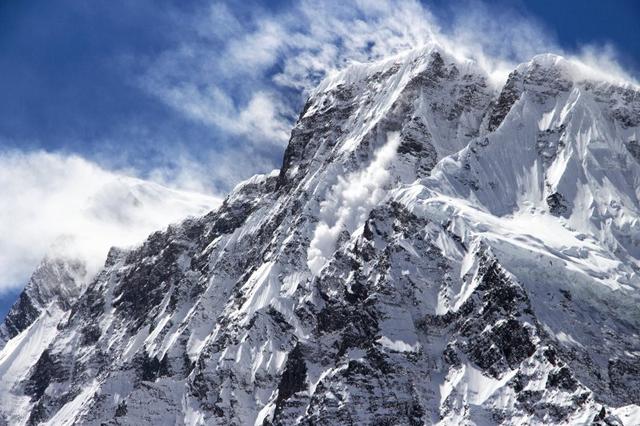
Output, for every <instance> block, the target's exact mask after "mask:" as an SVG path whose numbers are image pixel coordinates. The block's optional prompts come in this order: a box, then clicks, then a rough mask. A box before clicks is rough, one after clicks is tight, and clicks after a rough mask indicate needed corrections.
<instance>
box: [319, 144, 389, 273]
mask: <svg viewBox="0 0 640 426" xmlns="http://www.w3.org/2000/svg"><path fill="white" fill-rule="evenodd" d="M399 144H400V135H399V133H397V132H390V133H388V134H387V143H386V144H385V145H383V146H382V147H381V148H380V149H379V150H378V151H376V153H375V156H374V159H373V161H372V162H371V164H369V166H367V168H366V169H364V170H362V171H359V172H356V173H354V174H351V175H349V176H347V177H346V178H342V177H340V176H338V183H336V184H335V185H334V186H333V187H332V188H331V190H330V191H329V195H328V197H327V199H326V200H325V201H323V202H322V203H321V204H320V222H319V223H318V225H317V226H316V229H315V232H314V234H313V239H312V240H311V244H310V246H309V251H308V253H307V264H308V265H309V269H310V270H311V272H313V274H315V275H317V274H318V273H319V272H320V270H321V269H322V268H323V267H324V266H325V265H326V263H327V262H328V260H329V259H330V258H331V256H332V254H333V252H334V251H335V246H336V241H337V240H338V237H339V235H340V233H341V232H344V231H346V232H348V233H349V234H351V233H352V232H353V231H355V230H356V229H358V228H359V227H361V226H362V225H363V224H364V222H365V220H366V219H367V216H368V215H369V212H370V211H371V209H372V208H373V207H375V206H376V205H377V204H378V203H379V202H380V201H382V200H383V199H384V197H385V196H386V193H387V191H386V188H385V186H386V184H387V182H388V181H389V178H390V173H389V171H388V170H387V168H388V166H389V163H390V162H391V161H392V160H393V158H394V157H395V155H396V151H397V149H398V145H399Z"/></svg>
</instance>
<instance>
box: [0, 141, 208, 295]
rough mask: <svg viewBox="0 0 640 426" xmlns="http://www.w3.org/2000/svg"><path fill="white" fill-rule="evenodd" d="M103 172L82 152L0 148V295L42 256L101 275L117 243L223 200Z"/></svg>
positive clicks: (24, 276)
mask: <svg viewBox="0 0 640 426" xmlns="http://www.w3.org/2000/svg"><path fill="white" fill-rule="evenodd" d="M218 202H219V201H218V199H217V198H215V197H210V196H205V195H200V194H196V193H191V192H186V191H178V190H173V189H169V188H166V187H164V186H161V185H158V184H156V183H152V182H149V181H144V180H140V179H136V178H133V177H128V176H125V175H123V174H119V173H114V172H110V171H107V170H104V169H102V168H100V167H99V166H97V165H96V164H94V163H91V162H89V161H87V160H84V159H82V158H80V157H77V156H63V155H58V154H50V153H45V152H34V153H27V154H25V153H18V152H4V153H0V235H2V237H1V238H0V293H3V292H5V291H8V290H12V289H16V288H20V287H21V286H23V285H24V284H25V282H26V280H27V279H28V277H29V275H30V274H31V272H32V271H33V270H34V269H35V267H36V266H37V264H38V263H39V262H40V261H41V259H42V258H43V256H44V255H45V254H47V253H48V252H50V251H53V252H54V254H55V255H56V256H70V257H72V258H77V259H80V260H83V261H84V262H86V263H87V266H88V269H89V271H90V272H95V271H96V270H97V269H98V268H99V267H100V266H101V265H102V264H103V262H104V260H105V257H106V254H107V251H108V250H109V248H110V247H111V246H125V245H131V244H135V243H139V242H141V241H142V240H144V238H145V237H146V236H147V235H149V234H150V233H151V232H153V231H155V230H158V229H162V228H164V227H166V226H167V225H168V224H170V223H172V222H175V221H179V220H181V219H183V218H184V217H186V216H189V215H200V214H204V213H206V212H207V211H209V210H211V209H212V208H213V207H215V206H216V205H217V204H218Z"/></svg>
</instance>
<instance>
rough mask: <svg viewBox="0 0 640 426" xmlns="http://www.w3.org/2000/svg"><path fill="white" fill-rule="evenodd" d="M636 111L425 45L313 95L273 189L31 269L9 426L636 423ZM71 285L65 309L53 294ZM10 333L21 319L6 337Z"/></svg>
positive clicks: (612, 97)
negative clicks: (127, 241)
mask: <svg viewBox="0 0 640 426" xmlns="http://www.w3.org/2000/svg"><path fill="white" fill-rule="evenodd" d="M639 136H640V91H638V89H637V88H636V87H634V86H632V85H630V84H617V83H610V82H605V81H602V80H600V79H597V78H595V77H594V75H593V73H590V72H589V70H588V69H585V68H584V67H583V66H581V65H579V64H576V63H573V62H571V61H567V60H565V59H563V58H560V57H557V56H553V55H543V56H538V57H535V58H533V59H532V60H531V61H530V62H528V63H525V64H522V65H520V66H518V67H517V68H516V69H515V70H514V71H513V72H512V73H511V75H510V76H509V78H508V81H507V82H506V84H505V85H504V87H502V88H494V87H493V86H492V85H491V84H490V82H489V78H488V76H487V74H486V73H485V72H484V71H483V70H482V69H481V68H480V67H479V66H477V65H476V64H475V63H474V62H472V61H468V60H461V59H457V58H455V57H454V56H452V55H450V54H448V53H447V52H446V51H444V50H443V49H442V48H440V47H438V46H435V45H430V46H426V47H423V48H420V49H416V50H414V51H410V52H407V53H405V54H403V55H400V56H397V57H393V58H390V59H388V60H386V61H383V62H379V63H375V64H367V65H355V66H352V67H350V68H348V69H346V70H345V71H343V72H341V73H338V74H336V75H334V76H331V77H329V78H327V79H326V80H325V81H324V82H323V83H322V84H321V85H320V86H319V87H318V88H317V89H316V90H315V91H314V93H313V94H312V95H311V97H310V98H309V100H308V102H307V104H306V105H305V107H304V110H303V111H302V113H301V115H300V118H299V120H298V122H297V124H296V125H295V127H294V128H293V130H292V133H291V139H290V142H289V145H288V147H287V149H286V151H285V155H284V160H283V165H282V168H281V170H279V171H275V172H273V173H271V174H268V175H261V176H255V177H253V178H252V179H250V180H248V181H246V182H244V183H242V184H240V185H238V186H237V187H236V188H235V189H234V190H233V191H232V192H231V194H230V195H229V196H228V197H227V198H226V199H225V201H224V202H223V204H222V205H221V206H220V207H219V208H218V209H216V210H214V211H212V212H211V213H209V214H207V215H206V216H204V217H201V218H199V219H188V220H186V221H184V222H182V223H181V224H179V225H173V226H170V227H169V228H168V229H167V230H166V231H165V232H156V233H154V234H153V235H151V236H150V237H149V238H148V239H147V241H146V242H144V244H142V245H141V246H139V247H137V248H134V249H131V250H121V249H113V250H112V251H111V252H110V253H109V256H108V259H107V261H106V264H105V266H104V268H103V269H102V270H101V271H100V272H99V273H98V275H97V276H96V277H95V279H93V280H91V281H90V282H89V283H88V284H87V285H85V286H80V287H77V286H75V285H74V284H73V283H74V282H75V279H76V278H75V277H76V276H77V275H78V274H79V273H81V272H82V270H81V268H78V267H76V265H74V264H73V263H65V262H62V263H56V262H53V263H45V264H44V265H43V266H42V267H41V268H40V269H39V270H38V271H36V273H35V274H34V278H33V280H32V282H44V281H48V280H50V281H51V282H54V281H55V280H58V281H59V282H60V283H61V284H60V285H54V286H50V285H47V286H45V288H52V287H53V288H59V289H60V290H58V291H52V292H44V293H42V294H40V296H39V297H40V298H41V299H44V300H47V301H50V300H54V299H55V300H56V301H57V302H56V303H57V306H59V307H60V308H58V309H56V310H55V315H54V316H52V315H49V314H46V313H41V312H40V311H37V312H36V311H33V312H32V310H31V309H30V307H29V305H28V304H26V303H23V299H25V298H27V299H29V298H31V297H32V296H31V293H29V291H30V290H29V288H27V290H26V291H25V294H23V295H22V296H21V297H20V299H19V301H18V302H17V304H16V306H15V308H14V315H9V317H8V318H7V320H6V321H5V324H4V326H3V327H4V330H15V331H14V332H13V333H12V334H13V335H11V336H10V339H9V340H8V342H7V343H6V344H5V346H4V349H2V351H1V352H0V377H1V382H0V383H1V385H0V412H1V413H2V416H3V418H4V421H5V422H6V423H7V424H12V425H13V424H38V423H47V424H53V425H64V424H91V425H93V424H96V425H97V424H153V425H159V424H167V425H174V424H189V425H197V424H220V425H223V424H224V425H228V424H238V425H245V424H256V425H268V424H274V425H275V424H297V423H301V424H443V425H457V424H478V425H491V424H625V425H637V424H640V335H639V333H640V303H639V302H640V292H639V290H640V277H639V275H638V273H639V267H640V223H639V222H638V217H639V216H638V214H639V212H640V200H639V197H640V144H639ZM62 289H64V290H62ZM21 314H22V316H20V315H21Z"/></svg>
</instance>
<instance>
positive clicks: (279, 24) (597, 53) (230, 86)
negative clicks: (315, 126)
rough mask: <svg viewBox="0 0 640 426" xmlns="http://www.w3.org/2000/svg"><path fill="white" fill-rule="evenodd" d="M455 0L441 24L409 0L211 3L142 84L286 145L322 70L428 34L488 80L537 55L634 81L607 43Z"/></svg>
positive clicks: (191, 113)
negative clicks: (574, 47)
mask: <svg viewBox="0 0 640 426" xmlns="http://www.w3.org/2000/svg"><path fill="white" fill-rule="evenodd" d="M460 3H461V4H459V5H458V7H455V8H452V16H451V18H450V19H448V21H450V22H446V25H442V23H441V22H439V21H438V19H437V18H435V17H434V15H433V13H432V12H431V11H430V10H429V9H428V7H427V6H425V5H423V4H422V3H420V2H418V1H415V0H398V1H391V0H380V1H369V0H347V1H343V0H328V1H325V2H321V3H318V2H316V1H310V0H303V1H300V2H296V3H293V4H292V5H291V6H289V7H283V8H280V9H279V10H278V11H275V12H272V11H266V10H264V9H261V8H252V9H251V10H249V11H247V10H237V9H238V8H235V7H234V6H232V5H230V4H225V3H220V2H216V3H214V4H213V5H212V6H210V9H209V11H208V13H202V11H199V12H198V14H197V15H196V16H194V17H192V21H193V22H192V23H191V25H190V28H194V29H195V30H192V31H191V32H189V34H190V35H189V36H185V38H184V39H183V40H182V41H181V43H180V45H179V47H177V48H175V49H174V50H169V51H166V52H164V53H163V54H162V55H160V56H159V57H158V58H156V60H155V61H151V64H150V66H149V67H148V69H147V72H146V73H144V74H143V77H142V79H141V80H140V84H141V85H142V86H143V87H145V88H146V89H147V90H148V91H149V92H150V93H152V94H154V95H156V96H158V97H159V98H160V99H161V100H163V101H164V102H166V103H167V104H168V105H170V106H171V107H173V108H175V109H176V110H177V111H180V112H182V113H184V114H185V115H186V116H188V117H190V118H192V119H194V120H198V121H201V122H203V123H206V124H209V125H213V126H215V127H218V128H219V129H222V130H223V131H224V132H227V133H229V134H231V135H236V136H241V137H244V138H245V139H246V144H247V145H254V146H255V145H266V146H284V145H285V144H286V141H287V138H288V129H290V128H291V125H292V123H293V121H294V120H295V117H296V116H297V113H298V111H299V109H300V107H301V105H302V103H303V101H304V97H305V96H306V95H307V94H308V93H309V92H310V91H311V90H312V89H313V88H314V87H315V86H316V85H317V84H318V83H319V82H320V80H322V79H323V78H324V77H325V76H327V75H329V74H331V73H333V72H335V71H339V70H341V69H343V68H345V67H346V66H348V65H349V64H351V63H353V62H370V61H374V60H377V59H380V58H385V57H389V56H392V55H394V54H397V53H400V52H402V51H406V50H408V49H413V48H417V47H421V46H423V45H425V44H427V43H431V42H435V43H437V44H439V45H441V46H442V47H444V48H445V49H447V50H448V51H450V52H451V53H452V54H453V55H455V56H456V57H458V59H466V58H469V59H473V60H475V61H476V62H478V64H479V65H480V66H481V67H483V68H484V69H485V71H486V72H487V73H488V74H489V75H490V76H491V81H492V82H493V83H494V84H495V85H496V86H500V85H501V84H502V83H504V81H506V78H507V75H508V73H509V72H510V71H512V70H513V69H514V68H515V67H516V66H517V64H519V63H522V62H527V61H529V60H530V59H531V58H532V57H533V56H535V55H537V54H543V53H554V54H559V55H561V56H564V57H567V58H568V59H572V60H576V61H578V62H580V63H582V64H584V65H586V66H588V67H589V68H592V69H594V70H596V71H597V74H599V75H601V76H605V77H607V79H608V80H615V81H620V80H624V81H631V80H633V78H632V77H631V76H630V75H629V74H628V73H626V72H625V71H624V70H623V69H622V68H621V67H620V66H619V65H618V64H617V62H616V60H615V56H616V54H615V51H614V50H613V48H612V47H611V46H606V47H604V48H602V47H596V46H582V47H581V48H579V49H578V51H575V52H568V51H565V50H564V49H562V48H561V47H560V46H559V45H558V43H557V42H556V41H555V40H554V37H552V36H551V35H550V34H551V31H549V30H548V29H546V28H544V26H543V25H542V24H540V23H538V22H537V21H536V20H535V19H533V18H532V17H529V16H524V15H522V13H520V12H518V11H517V10H516V9H513V8H506V7H503V8H498V7H491V8H490V7H489V6H487V5H485V4H484V3H482V2H478V1H468V2H460ZM220 58H224V60H220ZM238 149H242V146H240V147H238Z"/></svg>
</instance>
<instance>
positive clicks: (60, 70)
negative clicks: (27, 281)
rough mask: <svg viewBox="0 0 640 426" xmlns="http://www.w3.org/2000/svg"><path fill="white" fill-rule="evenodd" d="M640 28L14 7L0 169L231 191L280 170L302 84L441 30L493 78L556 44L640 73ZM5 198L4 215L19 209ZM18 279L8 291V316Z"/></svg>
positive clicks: (410, 5) (521, 14)
mask: <svg viewBox="0 0 640 426" xmlns="http://www.w3.org/2000/svg"><path fill="white" fill-rule="evenodd" d="M639 20H640V3H638V2H637V1H632V0H630V1H623V0H613V1H607V2H604V1H595V0H581V1H577V0H576V1H561V2H558V1H552V0H534V1H509V2H508V1H493V2H481V1H444V0H438V1H432V2H423V3H417V2H412V1H399V2H388V1H377V2H373V1H353V2H348V1H333V0H331V1H326V2H322V3H318V2H305V1H303V2H293V1H267V2H259V1H245V2H212V1H204V0H175V1H171V0H156V1H151V0H137V1H133V2H132V1H125V0H110V1H106V0H92V1H90V2H88V1H86V0H60V1H56V2H51V1H46V0H32V1H22V2H18V1H4V2H0V70H2V72H1V73H0V93H2V97H0V167H4V168H5V169H8V170H10V167H8V166H11V164H7V161H9V160H7V158H8V157H7V153H12V154H15V153H16V152H18V153H20V154H24V155H25V156H29V155H32V154H33V153H35V152H38V151H42V150H44V151H46V152H49V153H55V154H56V155H59V156H61V157H64V156H74V155H77V156H80V157H82V158H83V159H86V160H87V161H89V162H91V163H92V164H95V165H97V166H98V167H101V168H104V169H106V170H109V171H113V172H114V173H121V174H125V175H134V176H138V177H141V178H144V179H150V180H153V181H156V182H159V183H162V184H165V185H169V186H172V187H176V188H182V189H188V190H195V191H200V192H208V193H212V194H223V193H225V192H226V191H228V190H229V189H230V188H231V187H233V185H234V184H235V183H237V182H238V181H239V180H241V179H243V178H246V177H248V176H250V175H251V174H254V173H257V172H265V171H269V170H271V169H273V168H277V167H279V165H280V159H281V155H282V152H283V150H284V147H285V146H286V140H287V134H288V129H289V126H290V125H291V123H292V122H293V121H294V120H295V117H296V115H297V111H298V109H299V108H300V106H301V105H302V103H303V102H304V98H305V96H306V93H307V92H308V90H310V89H311V88H312V87H313V85H314V84H316V83H317V82H318V81H319V80H320V79H321V78H322V76H323V75H324V74H325V73H327V72H330V71H331V70H333V69H337V68H341V67H343V66H345V64H347V63H348V62H349V61H351V60H359V61H364V60H369V59H375V58H376V57H379V56H384V55H386V54H389V53H393V52H395V51H399V50H403V49H406V48H408V47H411V46H412V45H415V44H419V43H421V42H424V41H426V40H429V39H430V38H431V37H439V38H446V39H447V40H449V41H452V42H454V43H457V44H461V45H464V44H469V46H470V49H469V50H470V51H473V52H482V54H483V55H484V57H485V58H489V62H491V63H492V66H495V68H496V70H497V71H496V72H498V73H499V72H503V71H504V69H506V68H505V64H507V65H510V64H515V63H517V62H519V61H523V60H526V59H528V58H529V57H530V56H531V55H533V54H535V53H543V52H546V51H554V52H558V53H565V54H572V55H582V56H583V57H584V56H586V57H589V58H590V60H592V61H595V62H596V63H598V64H600V65H601V66H602V67H603V68H607V67H610V66H613V65H612V64H615V65H616V67H619V68H621V69H624V70H626V73H627V74H628V75H630V77H632V78H636V79H637V77H638V76H639V75H640V31H639V30H638V24H637V23H638V21H639ZM372 46H373V47H372ZM14 157H15V155H14ZM14 157H12V158H14ZM7 167H8V168H7ZM78 179H82V176H78ZM3 182H9V183H8V184H12V183H11V180H10V177H9V178H7V179H5V181H3ZM5 184H7V183H5ZM18 184H21V183H18V182H15V185H18ZM35 185H37V183H35ZM31 189H32V188H24V190H25V191H27V192H28V191H30V190H31ZM6 193H7V192H4V193H3V192H2V188H0V207H4V208H6V207H7V206H11V204H12V201H13V200H11V199H9V198H8V196H7V195H6ZM3 194H5V195H3ZM51 196H55V193H53V194H52V195H51ZM35 208H37V207H36V206H34V209H35ZM20 217H21V215H20V212H16V213H15V216H14V217H10V218H9V219H11V220H15V221H16V223H17V222H18V221H19V220H20ZM45 219H46V218H45ZM44 223H46V220H45V221H44ZM7 226H12V227H15V224H14V223H12V224H10V225H7ZM1 230H2V229H1V227H0V231H1ZM1 238H3V237H0V239H1ZM5 238H6V237H5ZM3 247H4V250H13V248H12V246H11V244H10V241H9V242H7V241H4V242H2V241H0V256H2V255H3V252H2V250H3ZM14 281H20V282H12V283H10V284H7V283H2V282H0V312H1V311H2V309H3V307H4V308H6V306H7V303H8V302H7V301H8V300H12V299H13V298H14V297H15V294H16V292H17V291H19V289H20V286H21V285H22V284H23V282H22V280H20V279H18V280H14ZM3 291H4V292H5V295H4V296H2V295H1V294H2V292H3ZM7 292H8V293H7Z"/></svg>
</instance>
